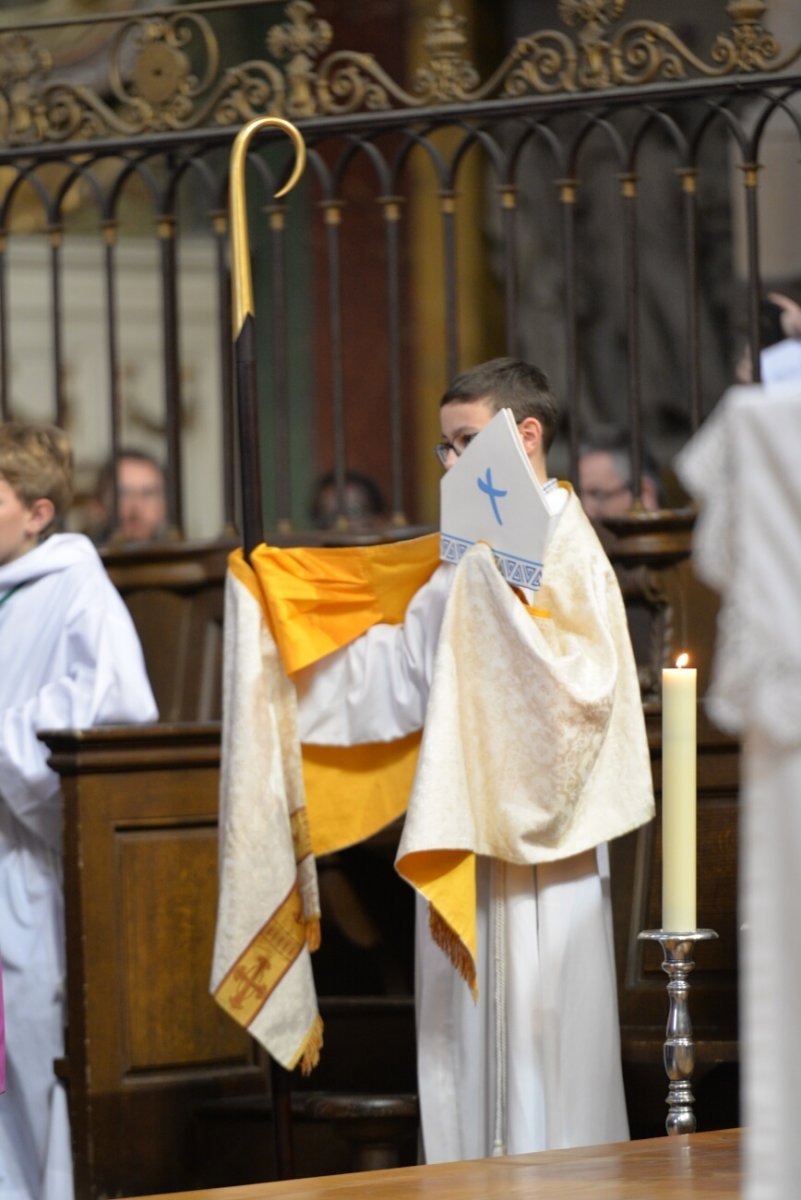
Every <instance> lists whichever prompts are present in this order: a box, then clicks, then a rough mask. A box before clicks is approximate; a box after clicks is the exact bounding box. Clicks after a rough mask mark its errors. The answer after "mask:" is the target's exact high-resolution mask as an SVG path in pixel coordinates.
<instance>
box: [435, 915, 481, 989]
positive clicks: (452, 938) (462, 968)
mask: <svg viewBox="0 0 801 1200" xmlns="http://www.w3.org/2000/svg"><path fill="white" fill-rule="evenodd" d="M428 928H429V930H430V931H431V937H432V938H433V939H434V942H435V943H436V945H437V946H439V948H440V950H442V951H443V952H444V953H445V954H446V955H447V956H448V959H449V960H450V962H451V963H452V964H453V966H454V967H455V968H456V970H457V971H458V972H459V974H460V975H461V977H462V979H463V980H464V981H465V983H466V984H467V986H468V987H469V988H470V991H471V993H472V995H473V999H474V1000H478V983H477V982H476V964H475V962H474V960H473V956H472V954H471V953H470V951H469V950H468V949H467V947H466V946H465V944H464V942H463V941H462V939H461V938H460V937H459V935H458V934H457V933H456V931H455V930H453V929H451V927H450V925H449V924H448V923H447V921H446V920H445V919H444V917H443V916H442V914H441V913H440V912H438V911H437V909H436V908H434V906H433V904H429V906H428Z"/></svg>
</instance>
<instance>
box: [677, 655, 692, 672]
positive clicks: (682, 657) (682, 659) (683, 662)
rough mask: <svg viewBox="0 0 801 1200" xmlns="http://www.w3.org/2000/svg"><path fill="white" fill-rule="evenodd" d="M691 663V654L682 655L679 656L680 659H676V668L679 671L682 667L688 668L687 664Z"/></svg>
mask: <svg viewBox="0 0 801 1200" xmlns="http://www.w3.org/2000/svg"><path fill="white" fill-rule="evenodd" d="M689 661H690V656H689V654H680V655H679V657H678V658H677V659H676V666H677V667H678V668H679V669H681V668H682V667H686V666H687V663H688V662H689Z"/></svg>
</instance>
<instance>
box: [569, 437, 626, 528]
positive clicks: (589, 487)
mask: <svg viewBox="0 0 801 1200" xmlns="http://www.w3.org/2000/svg"><path fill="white" fill-rule="evenodd" d="M578 470H579V491H580V492H581V503H582V505H583V506H584V511H585V513H586V514H587V516H588V517H590V519H592V520H596V519H597V518H598V517H617V516H620V515H621V514H623V513H626V512H628V511H629V509H630V508H631V502H632V494H631V485H630V484H629V483H628V481H627V480H625V479H621V477H620V475H619V473H618V469H617V466H616V464H615V460H614V458H613V457H612V455H611V454H607V453H606V451H605V450H593V451H591V452H590V453H589V454H582V456H581V458H580V459H579V468H578Z"/></svg>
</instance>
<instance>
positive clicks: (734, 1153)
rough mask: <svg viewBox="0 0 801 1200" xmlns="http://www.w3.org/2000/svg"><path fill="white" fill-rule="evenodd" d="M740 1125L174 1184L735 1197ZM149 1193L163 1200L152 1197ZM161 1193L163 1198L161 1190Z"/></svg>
mask: <svg viewBox="0 0 801 1200" xmlns="http://www.w3.org/2000/svg"><path fill="white" fill-rule="evenodd" d="M739 1193H740V1131H739V1130H737V1129H729V1130H723V1131H720V1132H715V1133H695V1134H691V1135H689V1136H686V1135H685V1136H683V1137H670V1138H669V1137H667V1136H665V1137H660V1138H649V1139H647V1140H642V1141H636V1142H621V1143H619V1144H617V1145H613V1146H588V1147H584V1148H582V1149H580V1150H551V1151H546V1152H544V1153H541V1154H521V1155H516V1156H514V1157H511V1158H482V1159H478V1160H476V1161H473V1162H460V1163H442V1164H438V1165H435V1166H430V1167H402V1168H399V1169H396V1170H392V1171H364V1172H361V1173H359V1174H351V1175H325V1176H320V1177H318V1178H316V1179H293V1180H290V1181H279V1182H273V1183H263V1184H248V1185H247V1186H242V1187H230V1188H213V1189H208V1190H202V1191H194V1192H176V1193H173V1194H172V1196H171V1197H170V1200H276V1198H277V1197H279V1196H281V1197H285V1196H286V1197H294V1200H364V1198H365V1197H366V1196H371V1195H372V1196H375V1197H376V1198H377V1200H378V1198H379V1197H380V1200H488V1198H489V1197H493V1198H494V1197H497V1198H498V1200H554V1198H557V1200H644V1198H645V1197H647V1198H648V1200H701V1197H703V1200H737V1198H738V1197H739ZM150 1200H159V1198H157V1197H151V1198H150ZM161 1200H164V1198H163V1197H162V1198H161Z"/></svg>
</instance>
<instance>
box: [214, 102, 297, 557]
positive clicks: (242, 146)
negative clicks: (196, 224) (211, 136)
mask: <svg viewBox="0 0 801 1200" xmlns="http://www.w3.org/2000/svg"><path fill="white" fill-rule="evenodd" d="M263 129H280V130H283V132H284V133H286V134H287V136H288V137H289V138H290V139H291V141H292V143H293V145H294V147H295V164H294V166H293V168H292V174H291V175H290V177H289V179H288V180H287V182H286V183H285V184H284V186H283V187H282V188H281V189H280V190H279V191H277V192H276V193H275V199H276V200H279V199H280V198H281V197H282V196H286V194H287V193H288V192H291V191H292V188H293V187H294V186H295V184H296V183H297V182H298V180H299V179H300V177H301V175H302V174H303V168H304V167H305V165H306V143H305V142H304V140H303V137H302V136H301V134H300V132H299V131H298V129H296V127H295V126H294V125H293V124H291V122H289V121H285V120H284V119H283V118H282V117H257V118H256V119H255V120H254V121H249V122H248V123H247V125H243V126H242V128H241V129H240V131H239V133H238V134H237V135H236V138H235V139H234V144H233V147H232V149H231V169H230V178H229V184H228V189H229V190H228V204H229V210H230V223H231V300H232V304H231V307H232V312H233V343H234V357H235V360H236V385H237V386H236V392H237V412H238V416H239V462H240V470H241V487H242V543H243V549H244V552H245V558H246V559H247V560H248V561H249V560H250V554H251V551H252V550H254V549H255V547H256V546H258V545H259V544H260V543H261V542H262V541H263V540H264V533H263V528H262V507H261V473H260V470H259V408H258V393H257V391H256V354H255V312H254V307H253V278H252V274H251V270H250V239H249V237H248V212H247V198H246V195H245V163H246V160H247V153H248V148H249V146H250V142H251V140H252V138H253V136H254V134H256V133H259V132H260V131H261V130H263Z"/></svg>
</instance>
